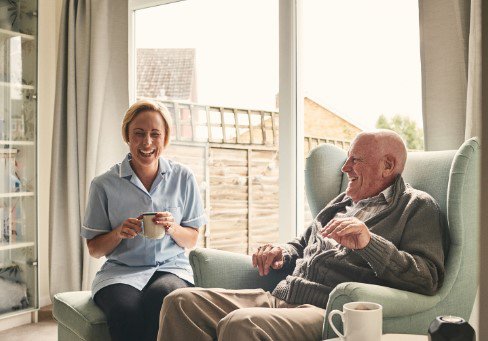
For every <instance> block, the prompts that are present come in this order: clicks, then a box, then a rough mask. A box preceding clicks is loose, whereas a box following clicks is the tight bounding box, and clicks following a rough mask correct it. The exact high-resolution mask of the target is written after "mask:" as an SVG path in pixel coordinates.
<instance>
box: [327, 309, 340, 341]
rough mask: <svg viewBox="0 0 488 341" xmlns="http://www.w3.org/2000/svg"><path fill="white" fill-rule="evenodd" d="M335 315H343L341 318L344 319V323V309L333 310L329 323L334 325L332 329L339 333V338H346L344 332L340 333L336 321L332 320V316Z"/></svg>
mask: <svg viewBox="0 0 488 341" xmlns="http://www.w3.org/2000/svg"><path fill="white" fill-rule="evenodd" d="M334 315H341V320H342V323H344V313H343V312H342V311H340V310H332V311H331V312H330V313H329V324H330V326H331V327H332V329H333V330H334V332H335V333H336V334H337V335H339V338H340V339H341V340H343V339H344V335H343V334H341V333H340V332H339V331H338V330H337V328H336V327H335V326H334V323H333V322H332V317H333V316H334Z"/></svg>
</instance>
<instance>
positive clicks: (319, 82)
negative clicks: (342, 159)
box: [300, 0, 423, 226]
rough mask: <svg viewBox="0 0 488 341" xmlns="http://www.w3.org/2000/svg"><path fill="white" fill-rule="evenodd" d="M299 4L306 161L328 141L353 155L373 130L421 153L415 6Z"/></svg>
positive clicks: (354, 0) (373, 0) (316, 0)
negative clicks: (392, 133)
mask: <svg viewBox="0 0 488 341" xmlns="http://www.w3.org/2000/svg"><path fill="white" fill-rule="evenodd" d="M302 5H303V6H302V20H301V22H302V23H303V24H302V26H301V30H302V31H301V34H300V37H301V39H302V44H301V46H302V51H301V58H302V62H301V64H300V65H301V72H302V80H303V81H302V85H303V89H302V91H301V93H302V95H303V97H302V100H303V112H304V124H303V126H304V156H305V157H306V155H307V154H308V152H309V151H310V150H311V149H312V148H314V147H315V146H317V145H318V144H321V143H325V142H328V143H332V144H335V145H337V146H339V147H340V148H344V149H348V148H349V144H350V142H351V140H352V139H353V138H354V136H355V135H356V134H357V133H359V132H360V131H362V130H370V129H374V128H390V129H393V130H396V131H397V132H398V133H400V134H401V135H403V137H404V138H405V140H406V142H407V144H408V148H409V149H410V150H418V149H423V132H422V97H421V73H420V44H419V20H418V16H419V11H418V3H417V2H413V1H403V2H391V1H387V0H368V1H361V0H347V1H330V0H328V1H324V0H304V1H303V2H302ZM385 28H387V29H385ZM305 202H306V200H305ZM305 206H307V205H306V203H305ZM305 212H306V213H305V217H304V219H305V223H304V226H308V224H309V222H310V221H311V219H312V214H311V213H310V211H309V210H308V207H306V208H305Z"/></svg>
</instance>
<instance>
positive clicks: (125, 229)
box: [114, 216, 142, 239]
mask: <svg viewBox="0 0 488 341" xmlns="http://www.w3.org/2000/svg"><path fill="white" fill-rule="evenodd" d="M141 219H142V216H139V217H137V218H128V219H126V220H124V222H123V223H122V224H121V225H120V226H119V227H117V228H116V229H115V230H114V233H115V234H116V235H117V237H118V238H120V239H132V238H134V237H135V236H137V234H138V233H140V232H142V227H141V225H142V222H141Z"/></svg>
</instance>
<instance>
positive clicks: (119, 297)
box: [81, 101, 207, 340]
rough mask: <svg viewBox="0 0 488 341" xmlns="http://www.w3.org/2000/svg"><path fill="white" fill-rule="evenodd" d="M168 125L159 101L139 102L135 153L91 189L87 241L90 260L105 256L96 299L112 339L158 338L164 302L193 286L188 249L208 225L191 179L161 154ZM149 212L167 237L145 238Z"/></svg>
mask: <svg viewBox="0 0 488 341" xmlns="http://www.w3.org/2000/svg"><path fill="white" fill-rule="evenodd" d="M170 120H171V117H170V115H169V113H168V110H167V109H166V108H163V107H160V106H158V105H157V104H155V103H153V102H150V101H139V102H137V103H135V104H133V105H132V106H131V107H130V108H129V110H128V111H127V113H126V114H125V117H124V120H123V124H122V136H123V138H124V141H125V142H126V143H127V145H128V146H129V149H130V153H129V154H128V155H127V156H126V157H125V159H124V160H123V161H122V163H120V164H117V165H115V166H113V167H112V168H111V169H110V170H109V171H108V172H106V173H104V174H102V175H100V176H98V177H96V178H95V179H94V180H93V181H92V184H91V187H90V195H89V199H88V205H87V209H86V213H85V220H84V224H83V227H82V229H81V236H82V237H84V238H86V239H87V245H88V250H89V252H90V255H92V256H93V257H96V258H100V257H102V256H105V257H107V261H106V262H105V264H104V265H103V266H102V268H101V270H100V271H99V272H98V273H97V275H96V277H95V280H94V281H93V285H92V295H93V299H94V301H95V303H96V304H97V305H98V306H99V307H100V308H101V309H102V310H103V311H104V312H105V315H106V316H107V322H108V326H109V331H110V335H111V337H112V340H144V339H146V340H155V339H156V336H157V331H158V321H159V311H160V308H161V305H162V302H163V299H164V297H165V296H166V295H167V294H168V293H170V292H171V291H173V290H175V289H178V288H183V287H188V286H192V285H193V273H192V270H191V267H190V264H189V262H188V258H187V257H186V255H185V253H184V251H185V248H191V247H194V246H195V244H196V241H197V238H198V228H199V227H200V226H202V225H204V224H205V223H206V222H207V220H206V217H205V213H204V207H203V205H202V201H201V199H200V196H199V193H198V187H197V183H196V181H195V178H194V176H193V174H192V173H191V172H190V171H189V170H188V169H187V168H185V167H183V166H181V165H180V164H177V163H174V162H172V161H169V160H166V159H164V158H162V157H160V155H161V153H162V152H163V150H164V148H165V147H166V146H167V145H168V143H169V138H170V127H171V123H170V122H171V121H170ZM144 212H157V214H156V215H155V217H154V218H153V221H154V223H155V224H156V225H159V226H161V228H164V229H165V230H166V234H165V236H164V237H163V238H162V239H155V240H153V239H148V238H145V237H143V236H141V235H139V233H140V232H141V231H142V228H141V225H142V224H141V215H142V213H144Z"/></svg>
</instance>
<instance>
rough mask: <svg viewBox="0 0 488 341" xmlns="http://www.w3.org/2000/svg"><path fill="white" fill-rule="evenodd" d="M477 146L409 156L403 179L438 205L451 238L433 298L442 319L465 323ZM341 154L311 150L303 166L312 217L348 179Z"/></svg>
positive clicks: (474, 253) (473, 256) (473, 258)
mask: <svg viewBox="0 0 488 341" xmlns="http://www.w3.org/2000/svg"><path fill="white" fill-rule="evenodd" d="M479 148H480V146H479V143H478V140H477V139H476V138H473V139H470V140H468V141H466V142H465V143H464V144H463V145H462V146H461V147H460V148H459V149H458V150H457V151H455V150H450V151H435V152H410V153H409V154H408V159H407V164H406V165H405V171H404V173H403V177H404V179H405V182H407V183H409V184H410V185H411V186H412V187H414V188H417V189H419V190H422V191H425V192H427V193H429V194H430V195H432V196H433V197H434V199H436V200H437V202H438V204H439V206H440V208H441V210H442V212H443V213H444V214H445V216H446V218H447V221H448V224H449V232H450V248H449V254H448V257H447V259H446V277H445V279H444V285H443V286H442V288H441V290H440V291H439V292H438V293H437V295H438V297H439V304H438V305H437V307H436V309H438V310H439V315H441V314H453V315H457V316H461V317H463V318H465V319H468V318H469V315H470V313H471V309H472V307H473V303H474V299H475V295H476V288H477V285H478V284H477V274H478V231H479V227H478V226H479V218H478V202H479V200H478V198H479V196H478V189H479V172H478V167H479V154H480V153H479ZM346 157H347V154H346V152H345V151H344V150H342V149H339V148H338V147H335V146H333V145H329V144H324V145H321V146H319V147H317V148H315V149H313V150H312V151H311V152H310V154H309V156H308V157H307V160H306V166H305V185H306V193H307V199H308V202H309V206H310V210H311V212H312V215H313V216H315V215H316V214H317V213H318V212H319V211H320V210H321V209H322V208H323V207H324V206H325V205H326V204H327V203H328V202H329V201H330V200H332V199H333V198H334V197H336V196H337V195H339V193H341V192H343V191H344V190H345V188H346V186H347V176H345V175H344V174H342V172H341V167H342V165H343V164H344V162H345V160H346Z"/></svg>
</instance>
